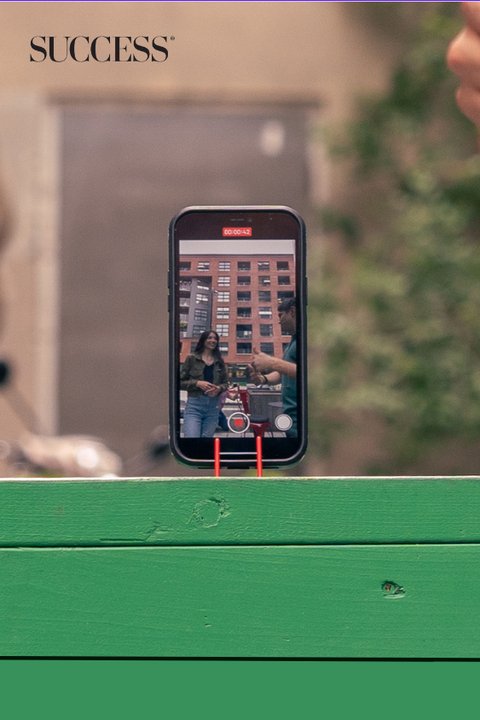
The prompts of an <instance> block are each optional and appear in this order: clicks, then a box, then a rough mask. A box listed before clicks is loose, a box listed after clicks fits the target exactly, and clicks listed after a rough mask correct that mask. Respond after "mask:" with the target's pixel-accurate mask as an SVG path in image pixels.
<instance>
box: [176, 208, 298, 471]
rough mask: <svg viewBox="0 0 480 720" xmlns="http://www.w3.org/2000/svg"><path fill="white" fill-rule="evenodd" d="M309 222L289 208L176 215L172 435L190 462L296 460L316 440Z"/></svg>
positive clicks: (272, 463) (275, 463)
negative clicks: (312, 431)
mask: <svg viewBox="0 0 480 720" xmlns="http://www.w3.org/2000/svg"><path fill="white" fill-rule="evenodd" d="M305 267H306V249H305V224H304V222H303V220H302V218H301V217H300V215H299V214H298V213H297V212H295V211H294V210H292V209H291V208H289V207H285V206H265V207H264V206H262V207H259V206H251V207H187V208H184V209H183V210H181V211H180V212H179V213H178V214H177V215H176V216H175V217H174V218H173V219H172V221H171V223H170V269H169V313H170V324H169V332H170V444H171V449H172V452H173V454H174V455H175V457H176V458H177V459H178V460H179V461H180V462H182V463H185V464H187V465H193V466H195V467H200V468H210V467H212V468H213V465H214V438H216V437H218V438H220V462H221V466H222V467H226V468H249V467H255V463H256V437H257V436H258V435H260V436H261V437H262V454H263V465H264V467H280V466H283V465H290V464H294V463H296V462H298V461H299V460H300V459H301V458H302V456H303V455H304V453H305V450H306V446H307V399H306V386H307V377H306V375H307V369H306V346H307V344H306V343H307V338H306V304H307V302H306V300H307V298H306V276H305Z"/></svg>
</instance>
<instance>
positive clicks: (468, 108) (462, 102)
mask: <svg viewBox="0 0 480 720" xmlns="http://www.w3.org/2000/svg"><path fill="white" fill-rule="evenodd" d="M457 104H458V107H459V108H460V110H461V111H462V112H463V113H464V115H466V116H467V117H468V118H469V119H470V120H471V121H472V122H474V123H475V125H477V126H478V127H480V90H477V88H474V87H472V86H471V85H464V84H462V85H461V86H460V87H459V88H458V90H457Z"/></svg>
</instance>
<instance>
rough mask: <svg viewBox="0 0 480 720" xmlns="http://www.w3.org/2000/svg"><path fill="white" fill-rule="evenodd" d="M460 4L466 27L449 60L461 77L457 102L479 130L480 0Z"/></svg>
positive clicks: (453, 43)
mask: <svg viewBox="0 0 480 720" xmlns="http://www.w3.org/2000/svg"><path fill="white" fill-rule="evenodd" d="M461 5H462V12H463V16H464V18H465V27H464V28H463V30H462V31H461V32H460V33H459V34H458V35H457V37H456V38H455V39H454V40H453V41H452V42H451V43H450V46H449V48H448V51H447V63H448V67H449V68H450V70H452V72H454V73H455V74H456V75H458V77H459V78H460V80H461V84H460V87H459V88H458V90H457V96H456V97H457V104H458V106H459V108H460V110H461V111H462V112H463V113H464V114H465V115H466V116H467V117H468V118H469V119H470V120H472V121H473V122H474V123H475V125H476V126H477V127H478V128H479V131H480V2H462V4H461Z"/></svg>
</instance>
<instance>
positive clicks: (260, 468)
mask: <svg viewBox="0 0 480 720" xmlns="http://www.w3.org/2000/svg"><path fill="white" fill-rule="evenodd" d="M256 441H257V477H262V475H263V459H262V436H261V435H257V438H256Z"/></svg>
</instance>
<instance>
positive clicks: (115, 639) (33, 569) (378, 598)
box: [0, 545, 480, 658]
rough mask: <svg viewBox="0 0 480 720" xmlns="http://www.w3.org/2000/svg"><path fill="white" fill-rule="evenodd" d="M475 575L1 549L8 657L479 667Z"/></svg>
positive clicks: (279, 553)
mask: <svg viewBox="0 0 480 720" xmlns="http://www.w3.org/2000/svg"><path fill="white" fill-rule="evenodd" d="M479 563H480V546H479V545H460V546H458V545H457V546H455V545H441V546H429V545H424V546H417V547H416V546H390V547H388V546H341V547H335V546H327V547H322V546H289V547H259V546H255V547H248V546H244V547H197V548H175V547H170V548H167V547H156V548H155V547H150V548H100V549H86V548H81V549H73V548H68V549H53V550H51V549H22V550H20V549H17V550H15V549H3V550H1V551H0V575H1V584H0V655H2V656H15V655H30V656H36V655H47V656H48V655H62V656H68V655H75V656H79V655H80V656H81V655H85V656H96V655H101V656H112V655H113V656H118V655H121V656H169V657H174V656H184V657H185V656H202V657H208V656H217V657H219V656H220V657H231V656H237V657H238V656H243V657H285V656H288V657H452V658H453V657H478V655H479V650H480V618H479V614H478V598H479V596H480V575H479V573H478V566H479ZM385 580H390V581H394V582H396V583H398V584H400V585H401V586H402V587H403V588H404V592H405V595H404V596H403V597H401V598H396V599H393V598H388V597H386V596H385V595H384V592H382V583H384V581H385Z"/></svg>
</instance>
